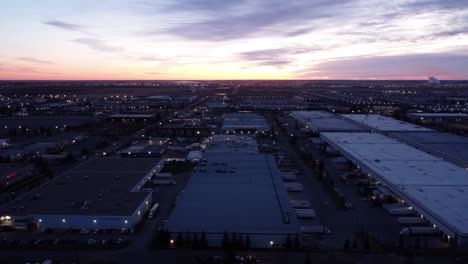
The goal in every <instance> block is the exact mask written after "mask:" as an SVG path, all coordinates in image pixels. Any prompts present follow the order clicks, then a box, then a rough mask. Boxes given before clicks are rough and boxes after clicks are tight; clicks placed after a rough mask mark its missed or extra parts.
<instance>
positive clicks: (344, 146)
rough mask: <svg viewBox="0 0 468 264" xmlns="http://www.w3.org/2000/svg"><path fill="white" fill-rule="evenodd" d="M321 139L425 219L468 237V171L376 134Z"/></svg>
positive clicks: (345, 134)
mask: <svg viewBox="0 0 468 264" xmlns="http://www.w3.org/2000/svg"><path fill="white" fill-rule="evenodd" d="M321 138H322V139H323V140H325V141H326V142H328V143H330V144H331V145H333V146H334V147H335V148H338V149H340V151H341V152H342V153H343V155H345V156H346V157H348V158H349V159H351V160H353V161H354V162H356V163H358V164H359V165H361V166H362V167H363V168H365V169H367V170H369V171H370V174H371V176H372V177H374V178H377V179H378V180H380V181H381V182H382V183H383V184H384V185H387V186H389V187H391V189H393V190H394V191H396V192H397V193H399V194H400V195H402V196H403V197H404V198H405V200H406V201H407V202H408V203H409V204H410V205H412V206H417V207H418V208H421V210H424V214H425V216H427V217H429V216H430V217H432V218H434V219H436V220H437V221H439V222H441V223H443V224H444V225H445V226H446V227H447V228H449V229H450V230H451V231H452V232H456V233H459V234H465V235H466V234H468V211H467V210H466V208H468V171H467V170H465V169H463V168H460V167H458V166H456V165H454V164H452V163H450V162H447V161H444V160H441V159H440V158H438V157H435V156H433V155H430V154H428V153H426V152H423V151H421V150H418V149H415V148H413V147H411V146H408V145H405V144H403V143H400V142H398V141H396V140H393V139H391V138H388V137H386V136H384V135H381V134H377V133H322V134H321ZM420 213H423V212H420Z"/></svg>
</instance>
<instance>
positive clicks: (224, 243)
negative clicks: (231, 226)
mask: <svg viewBox="0 0 468 264" xmlns="http://www.w3.org/2000/svg"><path fill="white" fill-rule="evenodd" d="M221 247H222V248H224V249H226V248H228V247H229V237H228V233H227V232H226V231H224V235H223V241H222V242H221Z"/></svg>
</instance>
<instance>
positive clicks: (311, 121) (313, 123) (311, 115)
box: [291, 111, 369, 132]
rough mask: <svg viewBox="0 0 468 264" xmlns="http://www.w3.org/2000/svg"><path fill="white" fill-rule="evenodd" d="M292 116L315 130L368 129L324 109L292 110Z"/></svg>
mask: <svg viewBox="0 0 468 264" xmlns="http://www.w3.org/2000/svg"><path fill="white" fill-rule="evenodd" d="M291 114H292V116H293V117H294V118H295V119H297V120H298V121H299V122H301V123H303V124H305V125H307V126H308V127H309V128H311V129H313V130H315V131H319V132H322V131H324V132H325V131H335V132H338V131H343V132H351V131H358V132H364V131H369V129H366V128H364V127H362V126H360V125H358V124H355V123H354V122H352V121H350V120H348V119H345V118H343V117H341V116H338V115H334V114H331V113H328V112H325V111H293V112H291Z"/></svg>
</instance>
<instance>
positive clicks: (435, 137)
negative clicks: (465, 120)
mask: <svg viewBox="0 0 468 264" xmlns="http://www.w3.org/2000/svg"><path fill="white" fill-rule="evenodd" d="M388 136H389V137H392V138H396V139H398V140H399V141H401V142H404V143H406V144H409V145H411V146H414V147H417V148H419V149H422V150H424V151H427V152H429V153H431V154H432V155H435V156H438V157H441V158H444V159H446V160H448V161H450V162H453V163H455V164H457V165H459V166H462V167H464V168H468V138H466V137H461V136H457V135H454V134H449V133H442V132H421V133H420V132H411V133H406V132H394V133H389V134H388Z"/></svg>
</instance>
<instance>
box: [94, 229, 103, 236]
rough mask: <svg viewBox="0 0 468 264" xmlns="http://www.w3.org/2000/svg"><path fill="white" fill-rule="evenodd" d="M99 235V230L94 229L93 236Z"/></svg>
mask: <svg viewBox="0 0 468 264" xmlns="http://www.w3.org/2000/svg"><path fill="white" fill-rule="evenodd" d="M99 233H101V230H99V229H94V231H93V235H97V234H99Z"/></svg>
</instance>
